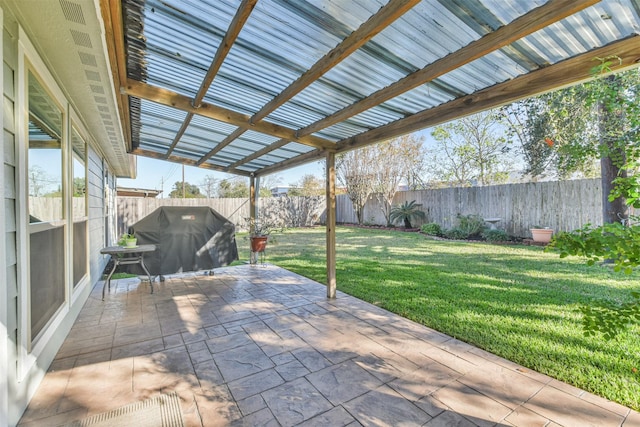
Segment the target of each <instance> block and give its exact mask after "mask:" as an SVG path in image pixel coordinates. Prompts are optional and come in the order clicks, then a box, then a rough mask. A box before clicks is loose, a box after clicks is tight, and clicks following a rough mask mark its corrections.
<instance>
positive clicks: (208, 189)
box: [200, 175, 218, 199]
mask: <svg viewBox="0 0 640 427" xmlns="http://www.w3.org/2000/svg"><path fill="white" fill-rule="evenodd" d="M217 187H218V179H217V178H215V177H214V176H213V175H207V176H205V177H204V178H203V179H202V182H201V183H200V188H202V191H203V192H204V195H205V197H206V198H207V199H210V198H212V197H213V196H215V194H216V190H217Z"/></svg>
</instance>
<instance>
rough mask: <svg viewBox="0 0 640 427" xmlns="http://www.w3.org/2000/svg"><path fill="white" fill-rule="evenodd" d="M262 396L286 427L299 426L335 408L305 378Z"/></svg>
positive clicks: (290, 382)
mask: <svg viewBox="0 0 640 427" xmlns="http://www.w3.org/2000/svg"><path fill="white" fill-rule="evenodd" d="M262 396H263V397H264V400H265V402H266V403H267V406H268V407H269V409H271V412H272V413H273V415H274V416H275V417H276V419H277V420H278V421H279V422H280V424H282V425H285V426H294V425H297V424H299V423H301V422H302V421H305V420H308V419H309V418H312V417H313V416H315V415H317V414H320V413H323V412H326V411H328V410H330V409H332V408H333V405H332V404H331V403H329V401H328V400H327V399H325V398H324V397H323V396H322V394H320V392H319V391H318V390H316V389H315V388H314V387H313V385H311V384H310V383H309V381H307V380H306V379H304V378H298V379H296V380H293V381H289V382H286V383H284V384H282V385H281V386H278V387H276V388H273V389H271V390H268V391H266V392H264V393H263V394H262Z"/></svg>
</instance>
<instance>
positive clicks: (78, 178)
mask: <svg viewBox="0 0 640 427" xmlns="http://www.w3.org/2000/svg"><path fill="white" fill-rule="evenodd" d="M71 151H72V153H71V156H72V159H73V161H72V164H71V169H72V174H73V183H72V191H73V194H72V202H71V210H72V215H73V216H72V218H73V228H72V235H73V238H72V240H71V241H72V242H73V244H72V247H73V286H74V288H75V287H76V286H78V284H80V282H81V281H82V279H83V278H84V277H85V276H86V275H87V270H88V254H87V252H88V251H87V226H88V216H87V144H86V143H85V141H84V139H82V137H81V136H80V133H79V132H78V130H77V129H76V128H75V126H74V127H72V128H71Z"/></svg>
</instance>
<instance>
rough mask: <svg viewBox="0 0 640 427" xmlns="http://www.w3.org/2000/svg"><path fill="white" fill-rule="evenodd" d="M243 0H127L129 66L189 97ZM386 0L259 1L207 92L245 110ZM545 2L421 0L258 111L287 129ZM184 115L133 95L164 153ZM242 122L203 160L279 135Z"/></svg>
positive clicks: (580, 34)
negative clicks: (284, 97) (267, 109)
mask: <svg viewBox="0 0 640 427" xmlns="http://www.w3.org/2000/svg"><path fill="white" fill-rule="evenodd" d="M239 4H240V3H239V2H237V1H236V0H181V1H178V0H124V1H123V5H124V8H125V11H126V13H125V16H126V17H127V21H126V26H127V34H126V36H127V40H126V41H127V49H128V51H127V53H128V63H127V71H128V75H129V77H130V78H132V79H134V80H138V81H140V82H144V83H147V84H150V85H152V86H154V87H155V86H157V87H160V88H166V89H169V90H171V91H174V92H178V93H180V94H183V95H186V96H188V97H193V96H194V95H195V93H196V92H197V91H198V88H199V87H200V84H201V83H202V80H203V78H204V76H205V74H206V70H207V68H208V67H209V65H210V64H211V61H212V58H213V56H214V54H215V53H216V50H217V49H218V48H219V46H220V43H221V40H222V39H223V37H224V35H225V33H226V31H227V29H228V27H229V25H230V23H231V22H232V19H233V17H234V15H235V14H236V11H237V8H238V6H239ZM386 4H387V2H386V1H383V0H375V1H373V0H333V1H327V0H299V1H295V2H291V1H287V0H260V1H259V2H258V3H257V5H256V6H255V8H254V9H253V11H252V13H251V14H250V16H249V17H248V19H247V21H246V23H245V24H244V26H243V28H242V30H241V31H240V33H239V35H238V38H237V40H235V43H234V45H233V47H232V48H231V50H230V51H229V52H228V55H227V56H226V58H225V59H224V62H223V64H222V66H221V67H220V69H219V71H218V73H217V75H216V76H215V78H214V80H213V82H212V84H211V86H210V87H209V89H208V91H207V93H206V96H205V98H204V101H205V102H207V103H210V104H213V105H216V106H219V107H222V108H226V109H229V110H232V111H234V112H237V113H241V114H245V115H246V116H247V120H248V116H251V115H253V114H255V113H256V112H257V111H260V110H261V109H262V108H263V107H264V106H265V104H267V103H269V102H270V101H271V100H272V99H273V98H274V97H276V96H278V95H279V94H280V93H281V92H282V91H283V90H285V89H286V88H287V87H289V85H291V84H293V83H294V82H295V81H296V80H297V79H298V78H300V76H302V75H303V73H305V71H306V70H308V69H309V68H310V67H313V66H314V64H315V63H316V62H317V61H318V60H320V59H321V58H322V57H323V56H324V55H326V54H327V53H328V52H330V51H331V49H333V48H335V47H336V46H338V45H339V43H340V42H341V41H342V40H344V39H345V38H347V37H348V36H349V34H351V33H352V32H353V31H354V30H356V29H358V28H359V27H360V26H361V25H362V24H363V23H364V22H366V21H367V20H368V19H370V18H371V17H372V16H374V15H375V14H376V13H377V12H378V11H379V10H380V9H381V8H382V7H384V6H385V5H386ZM545 5H547V2H546V1H545V0H528V1H524V0H522V1H512V2H504V1H500V0H455V1H439V0H423V1H422V2H419V3H418V4H417V5H415V6H414V7H413V8H412V9H411V10H409V11H408V12H406V13H405V14H404V15H402V16H401V17H399V18H398V19H397V20H395V21H394V22H392V23H391V24H390V25H389V26H387V27H386V28H384V29H382V30H381V31H380V32H379V34H377V35H375V36H374V37H373V38H372V39H371V40H369V41H368V42H367V43H365V44H364V45H363V46H362V47H361V48H360V49H358V50H357V51H356V52H354V53H352V54H351V55H349V56H348V57H346V58H345V59H344V60H343V61H342V62H339V63H337V64H333V65H334V66H333V67H329V68H327V69H326V70H325V71H326V72H325V73H324V74H323V75H322V76H321V77H320V78H319V79H318V80H316V81H315V82H312V83H311V84H309V85H308V86H306V87H304V88H301V89H300V90H299V91H297V92H296V93H293V95H292V96H291V97H290V99H288V100H286V101H285V102H284V103H283V104H282V105H280V106H279V108H276V109H275V110H274V111H270V112H267V116H266V119H265V120H266V121H268V122H270V123H271V125H270V126H272V127H273V128H274V129H275V128H276V127H277V126H280V127H282V128H283V129H281V130H282V131H285V132H291V133H295V132H296V131H298V130H299V129H303V128H305V127H307V126H309V125H312V124H314V123H316V122H318V121H320V120H323V119H325V118H326V117H327V116H330V115H332V114H334V113H336V112H338V111H340V110H342V109H345V108H348V107H350V106H351V105H353V104H355V103H358V102H360V101H362V100H363V99H365V98H366V97H368V96H369V95H371V94H373V93H375V92H377V91H380V90H382V89H384V88H386V87H389V86H390V85H394V84H396V82H398V81H399V80H401V79H402V78H404V77H406V76H407V75H409V74H411V73H414V72H416V71H418V70H420V69H421V68H423V67H425V66H429V64H433V63H434V62H437V61H438V60H440V59H442V58H444V57H445V56H447V55H448V54H450V53H452V52H456V51H459V50H460V49H463V48H464V47H465V46H467V45H468V44H469V43H472V42H473V41H475V40H478V39H480V38H481V37H483V36H484V35H486V34H489V33H491V32H492V31H495V30H496V29H498V28H500V27H502V26H504V25H508V24H509V23H511V22H513V20H515V19H517V18H519V17H521V16H523V15H525V14H527V13H529V12H531V11H533V10H534V9H536V8H537V7H540V6H545ZM639 11H640V5H639V4H638V2H637V0H604V1H602V2H599V3H598V4H596V5H595V6H593V7H589V8H587V9H585V10H584V11H582V12H579V13H577V14H575V15H573V16H570V17H568V18H566V19H563V20H561V21H560V22H557V23H555V24H552V25H550V26H548V27H546V28H543V29H542V30H539V31H537V32H535V33H533V34H531V35H529V36H526V37H524V38H522V39H520V40H517V41H516V42H513V43H512V44H511V45H509V46H506V47H503V48H501V49H500V50H498V51H495V52H490V53H488V54H486V55H484V56H483V57H482V58H480V59H477V60H475V61H472V62H470V63H466V64H463V65H461V66H459V67H458V68H457V69H454V70H451V71H449V72H447V73H445V74H443V75H440V76H438V77H437V78H435V79H434V80H433V81H431V82H428V83H423V84H419V85H418V86H416V87H414V88H409V89H407V90H406V91H404V93H401V94H400V95H398V96H396V97H395V98H391V99H386V100H383V101H382V102H381V103H380V104H379V105H373V106H370V107H369V108H368V109H367V110H366V111H362V112H357V111H356V112H354V113H353V114H352V115H351V116H350V117H348V118H346V119H344V120H342V121H340V122H338V123H330V124H328V125H327V126H326V127H325V128H324V129H321V130H315V132H314V134H313V136H315V137H320V138H325V139H327V140H329V141H334V142H338V143H339V142H340V141H341V140H344V139H348V138H350V137H353V136H356V135H358V134H360V133H362V132H365V131H367V130H370V129H373V128H376V127H379V126H384V125H387V124H390V123H393V122H395V121H398V120H401V119H403V118H405V117H409V116H411V115H413V114H416V113H419V112H421V111H424V110H427V109H430V108H434V107H437V106H440V105H443V104H445V103H447V102H449V101H452V100H454V99H456V98H460V97H462V96H466V95H469V94H473V93H474V92H477V91H479V90H483V89H486V88H489V87H492V86H495V85H496V84H499V83H502V82H508V81H510V80H512V79H514V78H517V77H519V76H522V75H524V74H526V73H529V72H531V71H534V70H537V69H542V68H545V67H548V66H551V65H553V64H556V63H558V62H559V61H563V60H565V59H567V58H571V57H574V56H576V55H579V54H582V53H584V52H588V51H589V50H592V49H593V48H596V47H600V46H604V45H607V44H609V43H611V42H614V41H616V40H619V39H622V38H624V37H627V36H629V35H632V34H637V33H639V32H640V17H639V16H638V13H639ZM138 104H139V105H138ZM185 115H186V114H185V113H184V112H180V111H177V110H174V109H173V108H171V107H165V106H160V105H159V104H153V103H150V102H148V101H140V102H139V103H138V102H137V101H136V100H134V101H133V102H132V103H131V118H132V135H133V138H134V139H135V140H136V142H137V143H138V144H139V145H140V147H141V148H144V149H145V150H150V151H153V152H154V153H155V152H158V153H160V154H163V151H162V149H163V147H164V149H165V153H166V150H168V149H169V147H170V145H171V143H172V141H173V138H175V133H176V132H177V131H178V129H179V128H180V126H181V125H182V121H183V120H184V117H185ZM233 123H236V124H235V125H232V124H226V123H221V122H218V121H215V120H211V119H208V118H204V117H201V116H198V115H196V116H195V117H194V118H193V120H192V122H191V124H190V125H189V127H188V128H187V130H186V132H185V134H184V135H183V137H182V138H181V140H180V141H179V143H178V144H177V146H176V147H175V150H174V153H175V154H176V155H184V157H185V158H189V159H196V160H198V159H199V158H200V157H201V156H202V155H204V154H206V153H207V152H208V151H209V150H211V149H213V148H215V147H216V146H217V144H219V143H220V142H222V141H223V140H225V138H227V136H228V135H229V134H231V133H232V132H234V131H235V130H236V129H238V123H237V121H236V122H233ZM243 126H244V127H246V128H247V130H246V131H245V132H244V133H243V134H242V136H240V137H239V138H238V139H236V140H235V141H231V142H230V144H229V145H228V146H226V147H224V148H222V149H221V150H219V151H218V152H217V153H216V154H215V155H214V158H212V159H209V160H207V161H206V164H209V165H215V166H219V167H228V166H229V165H231V164H234V163H236V162H239V161H242V159H243V158H246V157H248V156H251V155H252V154H253V153H255V152H257V151H260V150H265V147H268V146H270V145H271V144H274V143H276V142H278V141H279V140H280V136H278V135H281V134H282V132H275V131H274V132H273V133H272V134H270V135H267V134H263V133H259V132H256V131H255V130H254V129H253V128H252V127H251V126H250V124H249V123H247V124H244V125H243ZM135 145H136V144H134V146H135ZM312 150H314V148H313V147H309V146H307V145H303V144H298V143H291V144H287V145H286V146H284V147H282V148H279V149H275V150H274V151H272V152H271V153H269V154H266V155H264V156H261V157H259V158H258V159H255V160H252V161H249V162H246V163H244V164H242V165H241V166H240V167H239V168H238V169H239V170H242V171H259V170H260V169H261V168H263V167H265V166H268V165H273V164H277V163H278V162H281V161H283V160H287V159H292V158H294V157H296V156H298V155H300V154H304V153H308V152H310V151H312ZM179 153H180V154H179ZM187 153H189V155H187Z"/></svg>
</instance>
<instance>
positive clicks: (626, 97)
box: [551, 59, 640, 339]
mask: <svg viewBox="0 0 640 427" xmlns="http://www.w3.org/2000/svg"><path fill="white" fill-rule="evenodd" d="M611 65H612V63H611V62H610V61H609V60H608V59H604V60H602V64H601V66H600V67H599V68H598V69H597V70H596V78H595V79H594V81H593V82H591V83H590V84H589V89H590V94H589V97H588V98H587V100H588V101H589V105H591V106H592V107H595V108H594V110H593V111H594V113H595V114H597V123H598V132H599V135H598V139H597V147H596V150H595V151H596V152H597V153H598V154H599V155H600V157H601V165H602V168H603V171H602V183H603V222H604V224H603V225H602V226H600V227H592V226H591V225H589V224H587V225H586V226H584V227H583V228H582V229H579V230H576V231H573V232H570V233H560V234H559V235H558V236H556V238H555V239H554V241H553V242H552V246H551V247H552V248H554V249H556V250H558V251H559V252H560V257H566V256H569V255H575V256H582V257H585V258H586V259H587V263H588V264H589V265H594V264H596V263H597V262H599V261H605V262H608V263H612V264H613V265H614V270H615V271H624V272H625V273H628V274H629V273H631V272H632V271H633V269H634V268H636V267H638V266H640V225H636V224H630V223H629V220H628V217H627V208H628V206H629V205H631V206H633V207H635V208H640V197H639V196H640V181H639V180H638V176H637V174H635V173H634V172H635V171H637V169H638V163H639V162H640V73H639V72H638V70H637V69H636V70H633V71H630V72H627V73H621V74H617V75H607V73H609V71H611V69H610V67H611ZM576 152H579V151H577V150H576ZM574 155H575V154H574ZM578 160H580V159H578ZM608 189H611V191H608ZM636 219H637V218H636ZM582 312H583V314H584V317H583V326H584V330H585V334H587V335H592V334H595V333H596V332H602V333H603V335H604V336H605V338H609V339H611V338H613V337H614V336H615V335H616V334H617V333H618V332H619V331H620V330H622V329H624V328H625V327H626V326H627V325H628V324H629V323H631V322H639V321H640V292H637V291H636V292H631V298H630V301H629V302H624V303H619V302H611V301H602V302H600V303H594V304H590V305H586V306H583V307H582Z"/></svg>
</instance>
